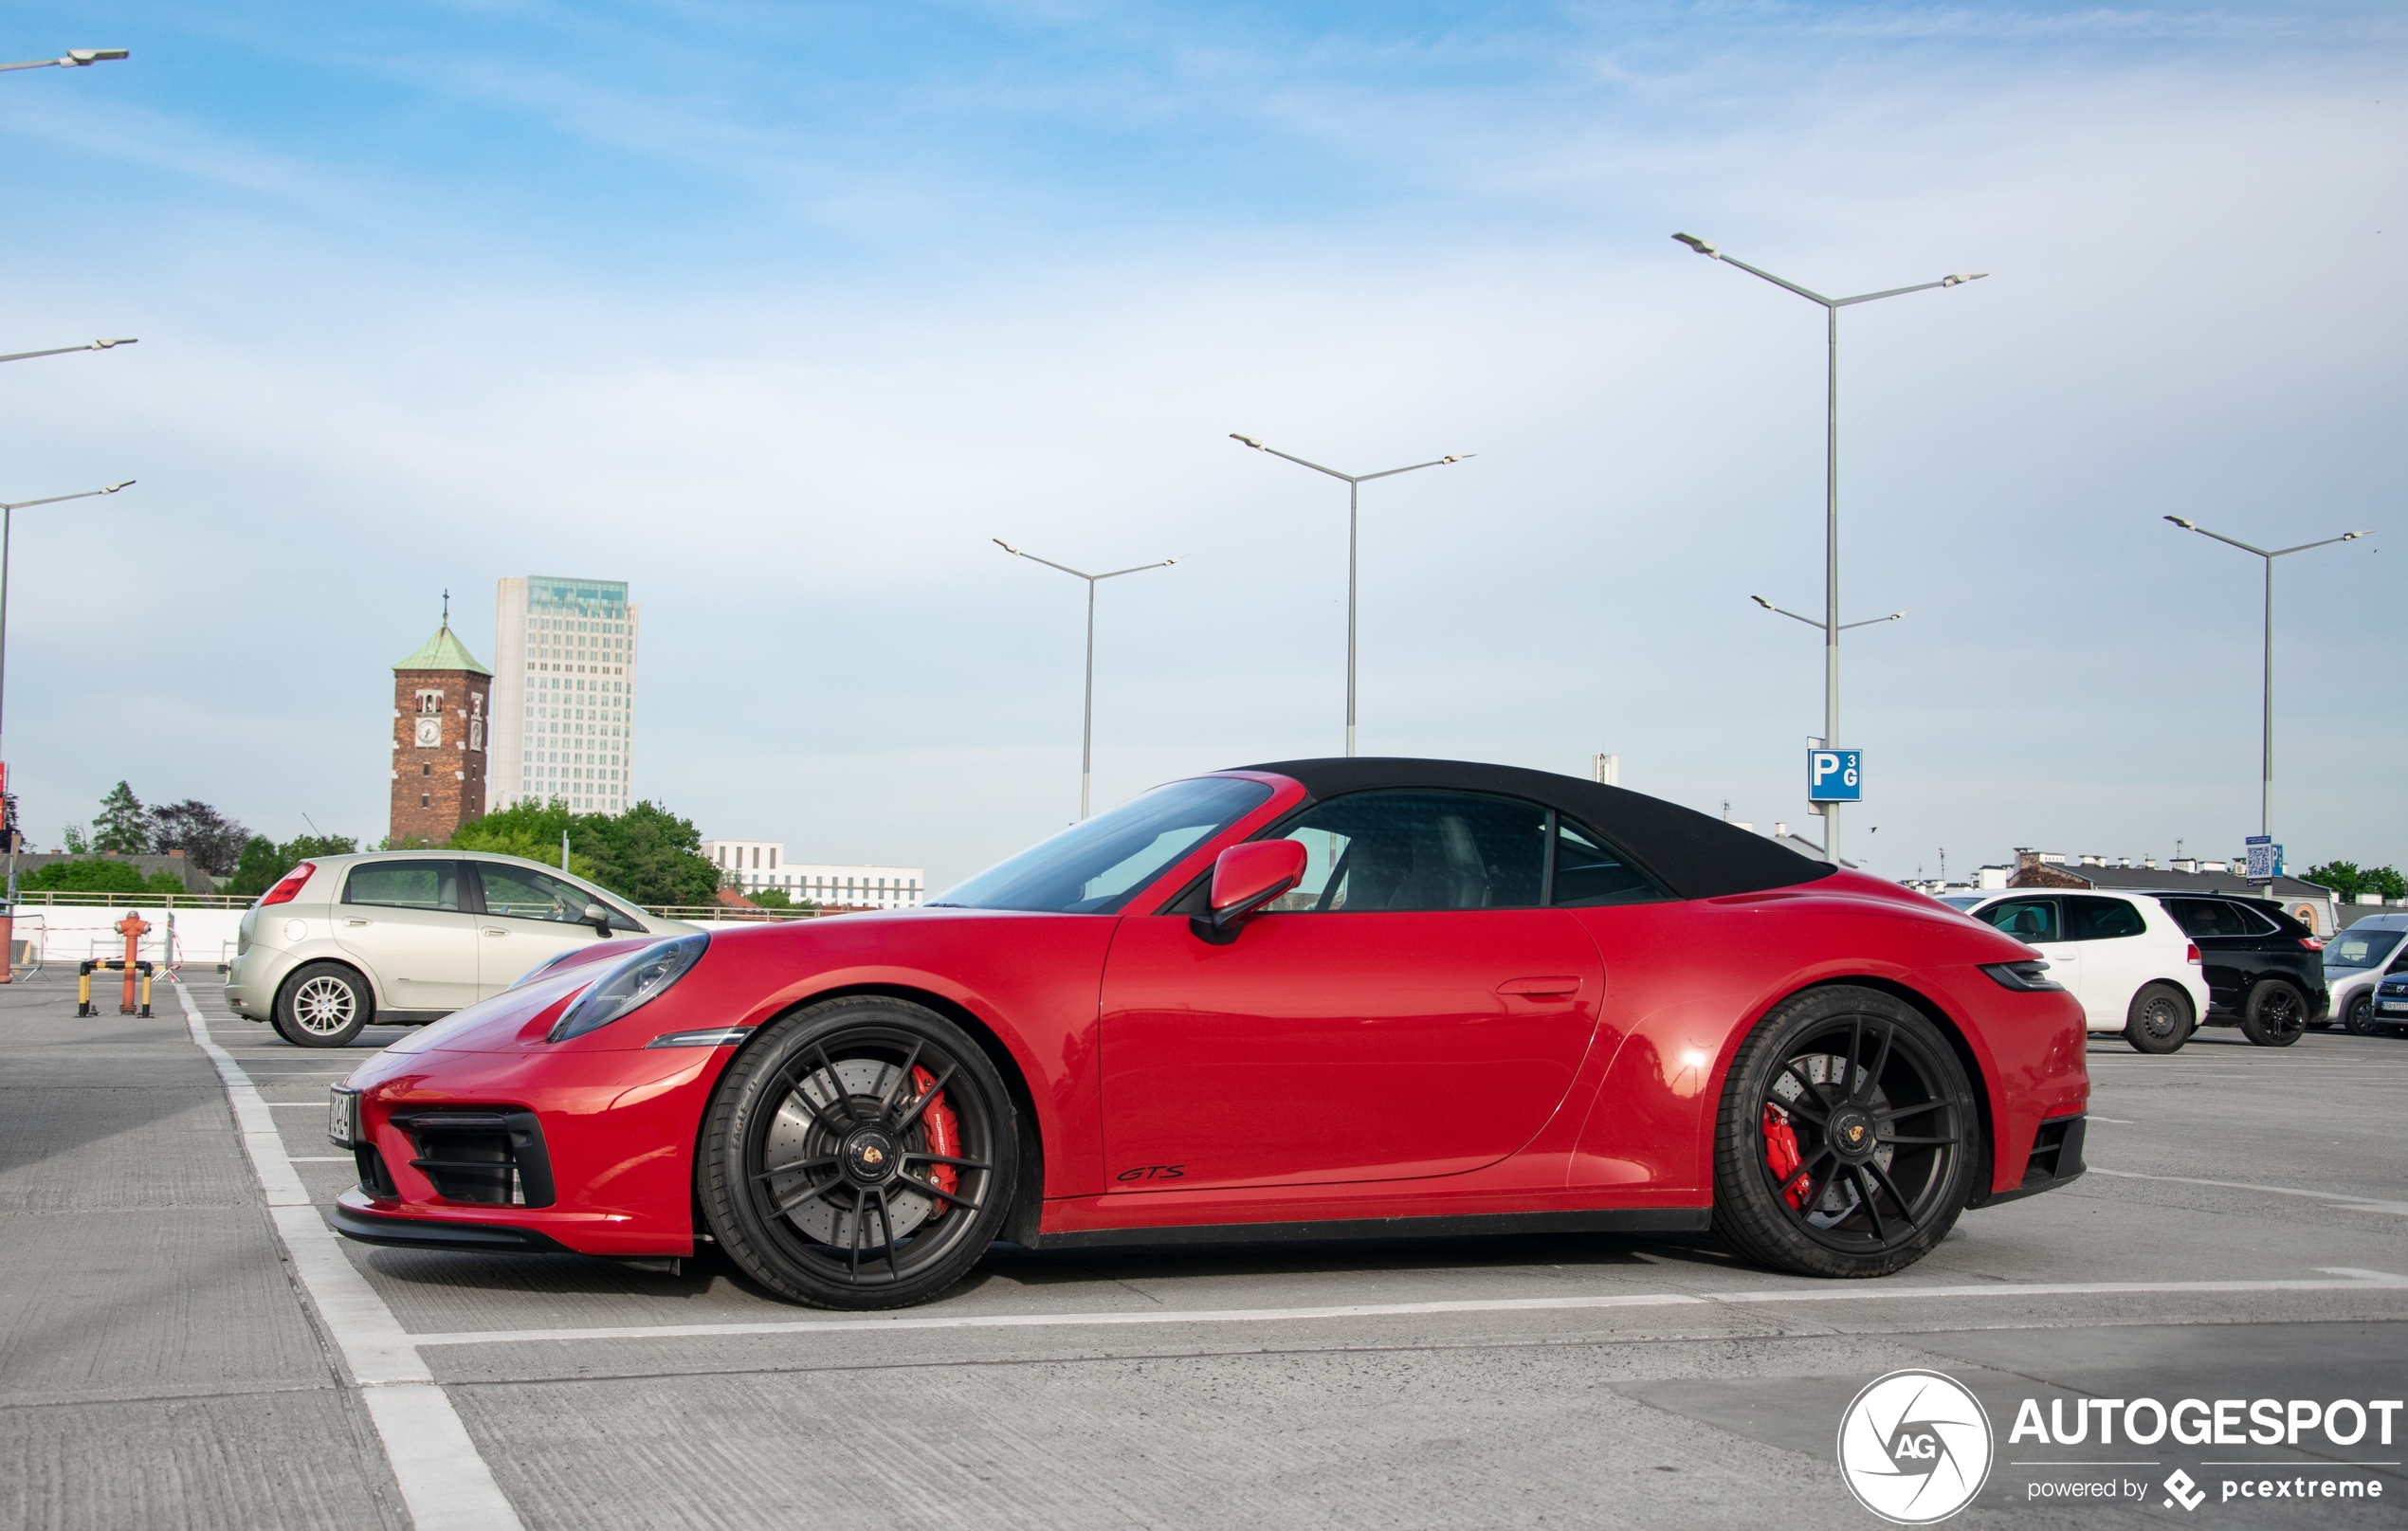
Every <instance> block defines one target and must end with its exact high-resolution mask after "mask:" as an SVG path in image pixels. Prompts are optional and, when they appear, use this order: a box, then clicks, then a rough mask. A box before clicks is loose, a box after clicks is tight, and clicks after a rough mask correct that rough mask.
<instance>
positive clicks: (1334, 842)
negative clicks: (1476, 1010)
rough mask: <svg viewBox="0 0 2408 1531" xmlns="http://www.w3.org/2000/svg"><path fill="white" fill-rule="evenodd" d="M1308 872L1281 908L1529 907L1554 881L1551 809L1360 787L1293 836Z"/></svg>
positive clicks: (1314, 812) (1311, 816) (1318, 810)
mask: <svg viewBox="0 0 2408 1531" xmlns="http://www.w3.org/2000/svg"><path fill="white" fill-rule="evenodd" d="M1284 838H1286V839H1289V840H1294V841H1296V842H1298V843H1299V844H1301V845H1303V846H1304V882H1303V883H1302V884H1299V885H1298V886H1297V887H1296V888H1295V889H1293V890H1292V891H1290V892H1289V893H1287V894H1286V896H1284V897H1282V898H1281V899H1280V900H1279V902H1277V903H1275V904H1273V905H1272V908H1273V909H1274V910H1275V911H1280V910H1284V911H1287V912H1290V913H1305V912H1314V913H1322V914H1334V913H1338V912H1341V911H1346V910H1354V911H1358V912H1360V911H1365V910H1389V911H1394V910H1405V909H1527V908H1533V907H1536V906H1537V904H1538V903H1539V901H1540V898H1541V893H1542V891H1543V884H1544V883H1545V881H1546V865H1547V811H1546V810H1545V809H1543V808H1541V807H1539V806H1538V805H1537V804H1535V803H1523V802H1517V801H1515V800H1514V799H1512V798H1509V797H1490V796H1487V795H1486V794H1484V793H1443V792H1373V793H1353V794H1351V795H1348V796H1345V797H1340V798H1335V799H1333V800H1331V801H1329V802H1326V803H1323V804H1321V805H1319V806H1317V807H1315V808H1313V809H1311V810H1309V811H1306V813H1305V814H1304V817H1303V818H1302V819H1300V820H1298V821H1297V822H1296V823H1295V824H1294V825H1293V826H1291V827H1290V828H1289V829H1288V831H1287V833H1286V836H1285V837H1284Z"/></svg>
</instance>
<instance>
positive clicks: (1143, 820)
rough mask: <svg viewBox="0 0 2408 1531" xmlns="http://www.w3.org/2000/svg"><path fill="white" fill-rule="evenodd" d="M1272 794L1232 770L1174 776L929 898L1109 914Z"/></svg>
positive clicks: (944, 903)
mask: <svg viewBox="0 0 2408 1531" xmlns="http://www.w3.org/2000/svg"><path fill="white" fill-rule="evenodd" d="M1270 795H1271V790H1270V789H1269V788H1268V787H1267V786H1265V785H1263V784H1262V783H1261V782H1259V781H1243V780H1240V779H1238V778H1236V777H1232V776H1198V777H1196V778H1195V779H1194V780H1192V781H1175V782H1172V783H1171V784H1170V785H1168V786H1166V787H1157V788H1155V789H1154V790H1153V791H1152V792H1150V793H1146V794H1145V795H1144V796H1142V797H1138V798H1133V799H1131V800H1130V801H1128V802H1125V803H1122V805H1121V806H1120V807H1118V808H1116V809H1114V810H1112V811H1110V812H1108V813H1102V814H1098V815H1097V816H1096V817H1094V818H1091V819H1089V820H1087V821H1086V822H1085V824H1074V825H1072V826H1071V827H1070V828H1068V829H1065V830H1063V831H1062V832H1061V833H1060V834H1057V835H1055V836H1054V837H1053V838H1052V839H1050V840H1048V841H1045V842H1044V843H1043V844H1041V845H1036V846H1031V847H1030V848H1028V849H1026V850H1024V851H1022V852H1020V854H1018V855H1016V856H1014V857H1012V859H1011V860H1009V861H1006V862H1001V863H998V864H997V865H995V866H990V867H988V868H987V869H986V870H985V871H983V872H980V873H979V874H978V875H977V876H976V877H974V878H972V879H971V880H970V881H969V882H967V883H964V884H961V885H960V886H958V887H955V888H951V889H948V890H947V891H946V892H945V893H944V894H943V895H942V896H941V897H939V898H937V899H934V900H931V901H930V902H932V903H934V904H936V905H938V906H939V907H947V908H956V909H1031V910H1037V911H1041V912H1043V913H1047V914H1068V915H1081V914H1112V913H1114V912H1116V911H1118V910H1119V909H1120V907H1121V905H1122V904H1123V903H1125V902H1127V901H1128V900H1129V898H1130V897H1131V896H1132V895H1134V894H1136V893H1137V892H1138V891H1139V890H1140V889H1141V888H1143V887H1144V886H1145V885H1146V884H1148V883H1151V882H1153V881H1154V880H1155V879H1156V878H1158V877H1159V876H1161V875H1162V873H1163V872H1164V871H1165V870H1167V869H1168V868H1169V867H1170V866H1171V864H1172V863H1173V862H1176V861H1177V860H1178V859H1179V858H1180V857H1181V856H1184V855H1186V854H1187V853H1188V852H1189V851H1191V850H1194V849H1195V848H1196V847H1197V846H1200V845H1202V844H1203V843H1204V842H1205V841H1207V840H1209V839H1211V838H1212V837H1213V836H1214V835H1216V834H1218V833H1220V832H1221V831H1222V830H1223V829H1228V828H1229V827H1230V826H1231V825H1232V824H1234V823H1236V822H1237V821H1238V820H1239V819H1240V818H1242V817H1244V816H1245V815H1246V814H1247V813H1248V812H1249V811H1252V810H1254V809H1257V808H1260V807H1262V806H1263V804H1264V803H1266V802H1268V801H1269V800H1270Z"/></svg>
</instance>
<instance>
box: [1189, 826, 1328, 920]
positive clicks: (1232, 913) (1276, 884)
mask: <svg viewBox="0 0 2408 1531" xmlns="http://www.w3.org/2000/svg"><path fill="white" fill-rule="evenodd" d="M1303 881H1304V846H1303V845H1302V844H1300V843H1299V842H1297V841H1294V840H1255V841H1250V842H1249V843H1248V844H1246V845H1242V846H1231V847H1230V848H1228V849H1227V850H1224V851H1222V852H1221V854H1220V856H1219V858H1218V859H1217V860H1215V861H1214V862H1213V890H1212V893H1211V895H1210V902H1211V904H1212V910H1213V912H1212V913H1211V914H1203V915H1194V916H1191V917H1190V918H1189V920H1188V928H1190V929H1191V930H1193V931H1195V935H1196V937H1197V939H1201V940H1207V941H1211V942H1212V943H1213V945H1215V946H1227V945H1228V944H1229V943H1230V942H1231V941H1233V940H1235V939H1237V931H1238V927H1239V926H1240V925H1241V924H1243V923H1244V922H1245V920H1246V917H1247V916H1249V915H1251V914H1254V913H1256V912H1258V911H1259V910H1261V908H1262V907H1263V905H1265V904H1267V903H1268V902H1271V901H1272V900H1273V899H1276V898H1278V897H1279V896H1280V895H1281V894H1283V893H1285V892H1286V891H1287V890H1288V889H1289V888H1292V887H1294V886H1295V885H1296V884H1299V883H1301V882H1303Z"/></svg>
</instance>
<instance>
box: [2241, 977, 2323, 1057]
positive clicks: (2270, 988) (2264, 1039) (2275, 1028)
mask: <svg viewBox="0 0 2408 1531" xmlns="http://www.w3.org/2000/svg"><path fill="white" fill-rule="evenodd" d="M2307 1030H2308V999H2307V996H2305V995H2303V994H2302V993H2300V992H2299V991H2298V990H2296V989H2294V988H2292V987H2291V986H2290V985H2289V984H2287V983H2285V982H2283V981H2282V980H2281V979H2279V978H2270V979H2268V980H2266V981H2265V982H2263V983H2261V984H2259V985H2258V986H2257V987H2256V988H2254V989H2252V990H2251V991H2250V992H2249V1007H2248V1009H2246V1010H2244V1011H2243V1012H2241V1034H2242V1035H2243V1036H2246V1037H2248V1038H2249V1039H2250V1040H2251V1041H2252V1042H2253V1043H2255V1044H2257V1046H2259V1047H2261V1048H2288V1047H2289V1046H2290V1045H2291V1044H2292V1043H2294V1042H2296V1041H2298V1040H2299V1039H2300V1037H2301V1036H2302V1034H2304V1033H2305V1032H2306V1031H2307Z"/></svg>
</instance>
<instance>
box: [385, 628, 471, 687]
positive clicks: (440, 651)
mask: <svg viewBox="0 0 2408 1531" xmlns="http://www.w3.org/2000/svg"><path fill="white" fill-rule="evenodd" d="M393 668H394V669H397V670H466V671H467V672H468V673H469V674H471V675H491V674H492V673H493V671H491V670H489V669H487V668H485V667H484V666H483V665H480V664H478V663H477V656H476V655H474V654H472V653H470V652H468V646H467V645H466V644H464V643H462V642H461V641H460V640H459V639H458V638H457V637H455V636H453V635H452V631H451V624H450V623H448V622H447V623H445V624H444V625H443V626H442V627H440V628H438V629H435V635H434V636H433V637H431V638H429V639H428V640H427V641H426V642H425V643H422V644H420V645H419V646H418V648H417V651H416V652H415V653H412V654H411V655H410V657H409V658H408V659H405V660H403V661H402V662H401V663H400V664H398V665H394V666H393Z"/></svg>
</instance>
